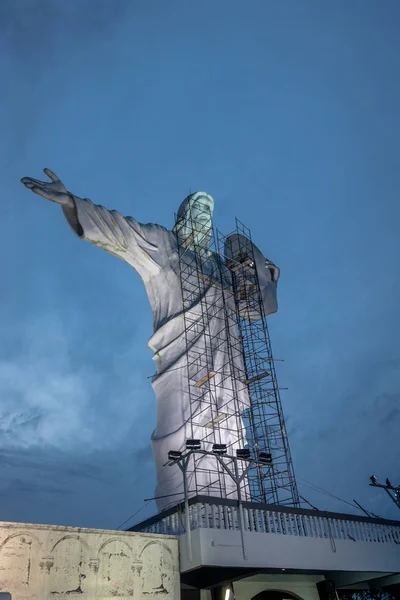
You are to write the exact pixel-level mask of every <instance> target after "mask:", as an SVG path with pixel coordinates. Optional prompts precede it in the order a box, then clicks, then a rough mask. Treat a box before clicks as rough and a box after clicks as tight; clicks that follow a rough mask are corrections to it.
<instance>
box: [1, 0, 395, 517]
mask: <svg viewBox="0 0 400 600" xmlns="http://www.w3.org/2000/svg"><path fill="white" fill-rule="evenodd" d="M399 25H400V5H399V3H398V2H397V0H386V1H385V2H376V1H371V0H353V1H352V2H348V1H347V0H337V1H335V2H324V3H322V2H320V1H319V0H303V1H300V0H297V1H290V0H288V1H286V2H273V1H266V0H252V1H251V2H247V3H245V2H243V1H242V0H219V1H218V2H215V0H202V2H195V1H194V0H193V1H192V0H189V1H188V0H169V1H164V0H137V1H136V0H135V1H133V0H132V1H125V0H118V2H115V1H114V0H109V1H105V0H103V1H100V0H79V1H78V0H73V1H70V2H64V0H40V1H34V0H31V1H28V0H19V1H18V2H13V1H12V0H3V1H2V2H1V3H0V73H1V80H2V94H1V97H0V130H1V132H2V133H1V138H2V144H1V145H0V176H1V182H2V203H1V206H2V208H1V231H2V234H1V237H0V252H1V256H2V285H1V295H0V307H1V312H0V315H1V318H0V335H1V340H2V343H1V345H0V398H1V402H0V413H1V417H0V446H1V452H0V512H1V519H2V520H11V521H28V522H45V523H56V524H66V525H80V526H88V527H105V528H108V527H109V528H113V527H117V526H118V525H119V524H120V523H122V521H124V520H125V519H126V518H128V517H129V515H131V514H132V513H134V512H135V511H136V510H137V509H139V508H141V506H142V505H143V499H144V498H148V497H151V496H152V495H153V489H154V479H155V472H154V467H153V462H152V457H151V450H150V443H149V438H150V434H151V431H152V428H153V424H154V419H155V401H154V397H153V392H152V388H151V386H150V382H149V379H148V377H149V376H151V374H152V372H153V363H152V360H151V352H150V350H148V348H147V340H148V338H149V337H150V335H151V333H152V317H151V313H150V308H149V306H148V303H147V299H146V296H145V292H144V288H143V286H142V283H141V281H140V279H139V277H138V275H136V273H135V272H134V271H132V270H131V269H130V268H129V267H128V266H127V265H126V264H124V263H123V262H122V261H118V260H116V259H115V258H114V257H112V256H109V255H107V254H106V253H104V252H103V251H101V250H99V249H98V248H95V247H92V246H91V245H90V244H88V243H85V242H80V241H79V240H78V239H77V238H76V237H75V236H74V235H73V234H72V233H71V231H70V230H69V228H68V226H67V224H66V222H65V220H64V218H63V216H62V214H61V210H60V208H59V207H58V206H56V205H53V204H51V203H49V202H47V201H46V200H44V199H42V198H41V197H39V196H36V195H34V194H32V193H30V192H29V191H28V190H26V189H25V188H24V187H23V186H22V185H21V184H20V182H19V180H20V178H21V177H23V176H32V177H36V178H39V179H40V178H41V177H42V176H43V174H42V169H43V167H49V168H50V169H52V170H53V171H55V172H56V173H57V174H58V175H59V177H60V178H61V179H62V180H63V181H64V183H65V184H66V185H67V187H68V189H70V190H71V191H73V192H74V193H75V194H77V195H78V196H81V197H90V198H91V199H92V200H93V201H95V202H97V203H100V204H103V205H105V206H107V207H108V208H118V209H119V210H120V211H121V212H122V213H123V214H127V215H133V216H135V217H136V218H137V219H138V220H139V221H141V222H145V223H147V222H157V223H161V224H163V225H165V226H167V227H170V226H172V223H173V214H174V211H176V210H177V208H178V206H179V204H180V202H181V201H182V200H183V198H184V197H185V196H186V195H187V194H188V192H189V191H190V190H192V191H193V190H197V189H201V190H205V191H207V192H209V193H211V194H212V195H213V197H214V199H215V202H216V210H215V225H217V226H218V227H219V228H220V229H221V230H223V231H225V232H229V231H231V230H232V229H233V224H234V216H235V215H236V216H238V217H239V218H240V219H241V220H242V221H244V222H245V223H246V225H248V226H249V227H250V228H251V230H252V235H253V239H254V240H255V242H256V243H257V245H258V246H259V247H260V248H261V249H262V250H263V252H264V253H265V255H266V256H268V257H269V258H271V259H272V260H273V261H275V262H276V263H277V264H278V265H279V266H280V267H281V280H280V287H279V300H280V309H279V312H278V314H276V315H273V316H271V317H270V319H269V322H270V331H271V337H272V343H273V349H274V354H275V356H276V357H278V358H284V359H285V362H284V363H279V371H278V377H279V380H280V384H281V386H282V387H288V388H289V389H288V391H287V392H284V395H283V403H284V410H285V415H286V418H287V424H288V430H289V433H290V443H291V448H292V453H293V458H294V465H295V470H296V473H297V475H298V477H299V479H298V483H299V489H300V492H301V493H302V494H303V495H304V496H305V497H307V498H309V499H310V500H311V501H312V502H313V503H314V504H315V505H316V506H317V507H319V508H324V509H332V510H338V511H339V510H340V511H347V510H349V511H350V512H351V510H352V509H351V507H348V506H346V505H345V504H342V503H340V502H339V501H336V500H334V499H333V498H330V497H328V496H326V495H322V494H320V493H318V492H316V491H313V490H311V489H310V488H309V487H307V485H308V484H307V483H305V481H304V480H306V481H309V482H312V483H314V484H316V485H318V486H321V487H323V488H324V489H327V490H329V491H331V492H332V493H334V494H336V495H338V496H340V497H342V498H345V499H347V500H349V501H351V500H352V499H353V498H356V499H357V500H358V501H359V502H361V503H363V504H365V506H367V507H368V508H369V509H370V510H373V511H375V512H377V513H378V514H381V515H382V516H386V517H392V518H394V517H396V514H397V517H398V511H396V508H395V507H394V505H393V506H391V505H390V503H389V501H388V499H387V498H386V496H385V494H384V493H383V492H382V493H379V491H378V490H371V488H369V487H368V483H369V481H368V477H369V475H371V474H372V473H375V474H376V475H377V476H378V477H379V478H380V479H382V480H384V479H385V478H386V476H389V477H390V478H391V479H392V480H393V481H394V482H395V483H399V482H400V469H399V461H398V455H399V425H400V348H399V339H400V320H399V307H398V304H399V302H398V299H399V294H400V281H399V267H398V260H399V256H400V252H399V246H400V241H399V235H398V229H399V218H400V209H399V198H398V193H399V173H400V159H399V156H400V155H399V151H398V139H399V133H400V109H399V106H400V79H399V77H398V74H399V72H400V71H399V69H400V51H399V50H400V48H399V40H398V30H399ZM43 177H44V176H43ZM153 510H154V506H153V505H151V504H149V505H147V507H146V508H145V509H144V510H143V511H142V512H141V513H140V515H138V518H139V516H142V515H143V516H146V515H148V514H150V513H151V512H152V511H153Z"/></svg>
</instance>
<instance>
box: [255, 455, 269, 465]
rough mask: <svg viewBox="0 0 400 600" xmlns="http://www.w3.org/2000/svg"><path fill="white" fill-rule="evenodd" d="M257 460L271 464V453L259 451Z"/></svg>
mask: <svg viewBox="0 0 400 600" xmlns="http://www.w3.org/2000/svg"><path fill="white" fill-rule="evenodd" d="M258 460H259V461H260V462H262V463H265V464H268V465H271V464H272V454H270V453H269V452H260V453H259V455H258Z"/></svg>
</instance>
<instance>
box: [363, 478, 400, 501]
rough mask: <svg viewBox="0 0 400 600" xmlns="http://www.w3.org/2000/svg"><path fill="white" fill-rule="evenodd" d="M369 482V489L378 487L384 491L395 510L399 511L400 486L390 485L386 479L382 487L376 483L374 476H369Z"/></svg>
mask: <svg viewBox="0 0 400 600" xmlns="http://www.w3.org/2000/svg"><path fill="white" fill-rule="evenodd" d="M370 480H371V483H370V484H369V485H370V486H371V487H379V488H382V489H383V490H385V492H386V493H387V495H388V496H389V498H390V499H391V500H392V502H394V503H395V505H396V506H397V508H399V509H400V485H398V486H394V485H392V484H391V483H390V481H389V479H388V478H386V482H385V485H383V484H382V483H377V479H376V477H375V475H371V477H370Z"/></svg>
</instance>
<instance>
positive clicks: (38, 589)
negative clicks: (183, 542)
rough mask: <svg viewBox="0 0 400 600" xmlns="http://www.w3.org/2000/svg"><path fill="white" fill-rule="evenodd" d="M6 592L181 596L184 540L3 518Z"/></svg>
mask: <svg viewBox="0 0 400 600" xmlns="http://www.w3.org/2000/svg"><path fill="white" fill-rule="evenodd" d="M0 592H10V593H11V595H12V600H50V599H52V600H61V599H64V598H65V599H70V600H71V599H73V598H80V599H82V600H84V599H89V598H90V599H96V600H111V599H113V600H115V598H118V599H119V600H124V599H126V600H128V599H129V600H139V599H146V600H150V599H151V598H160V597H161V598H163V599H165V600H179V597H180V578H179V554H178V540H177V539H176V538H174V537H172V536H165V535H163V536H161V535H154V534H147V533H132V532H119V531H105V530H95V529H78V528H74V527H56V526H51V525H31V524H22V523H2V522H0Z"/></svg>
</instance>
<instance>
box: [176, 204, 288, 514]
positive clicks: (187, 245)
mask: <svg viewBox="0 0 400 600" xmlns="http://www.w3.org/2000/svg"><path fill="white" fill-rule="evenodd" d="M204 208H205V210H207V207H204ZM210 218H211V215H210ZM174 231H175V233H176V235H177V237H178V241H179V246H178V247H179V256H178V264H179V275H180V280H181V290H182V304H183V318H184V329H185V342H186V356H187V366H186V371H187V373H186V376H187V385H186V386H185V389H184V390H183V393H185V394H186V395H187V398H186V401H187V402H186V404H187V406H188V407H189V409H188V425H189V426H190V427H189V430H190V432H191V436H192V439H193V440H198V441H199V442H200V445H201V448H202V449H204V450H206V451H208V452H211V451H212V450H213V448H214V447H215V445H225V446H226V449H227V457H226V459H227V461H228V460H229V459H228V456H229V455H231V456H234V455H235V453H236V450H238V449H243V448H248V449H249V450H250V452H251V455H252V456H253V457H254V458H255V459H256V460H257V464H254V466H252V467H251V468H250V470H249V471H248V474H247V476H246V477H245V478H244V479H243V481H242V482H241V484H240V486H241V496H242V499H243V500H251V501H255V502H263V503H267V504H284V505H291V506H299V496H298V492H297V486H296V481H295V477H294V471H293V465H292V460H291V455H290V449H289V443H288V439H287V433H286V430H285V423H284V417H283V412H282V406H281V400H280V395H279V387H278V383H277V378H276V372H275V365H274V358H273V356H272V350H271V344H270V338H269V333H268V327H267V323H266V317H265V314H264V308H263V301H262V295H261V289H260V284H259V278H258V273H257V268H256V261H255V257H254V246H253V243H252V241H251V235H250V231H249V230H248V229H247V228H246V227H245V226H244V225H243V224H242V223H240V221H238V220H236V228H235V231H234V232H233V233H231V234H229V235H227V236H225V235H223V234H222V233H220V232H219V231H217V232H216V233H215V232H214V231H211V230H209V229H208V230H206V231H205V232H203V233H202V232H201V231H199V226H198V223H193V222H190V219H188V216H187V215H185V217H184V219H183V218H182V219H180V218H179V217H176V222H175V227H174ZM232 240H234V248H233V247H232V244H233V242H232ZM261 457H262V458H263V461H261V460H260V461H259V460H258V459H259V458H261ZM261 463H262V464H261ZM188 490H189V494H190V495H191V496H194V495H210V496H217V497H222V498H235V497H236V485H233V483H232V482H230V481H229V477H227V475H226V472H225V471H224V469H223V468H222V467H221V464H220V462H219V461H217V460H216V459H213V458H212V457H210V456H207V457H204V456H201V455H196V454H193V457H192V462H191V465H190V466H189V468H188Z"/></svg>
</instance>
